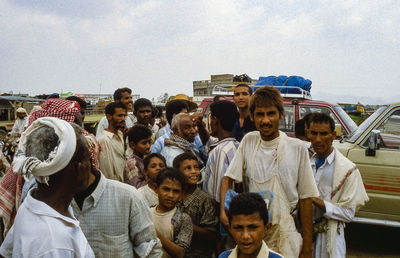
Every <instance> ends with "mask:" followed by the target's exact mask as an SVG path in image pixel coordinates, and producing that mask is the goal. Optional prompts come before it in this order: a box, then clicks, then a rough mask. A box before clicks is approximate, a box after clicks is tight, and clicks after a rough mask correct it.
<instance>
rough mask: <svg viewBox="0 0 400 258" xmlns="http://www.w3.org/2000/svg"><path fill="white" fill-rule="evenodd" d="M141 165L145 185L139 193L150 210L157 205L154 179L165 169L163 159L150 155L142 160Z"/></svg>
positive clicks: (158, 155) (155, 154)
mask: <svg viewBox="0 0 400 258" xmlns="http://www.w3.org/2000/svg"><path fill="white" fill-rule="evenodd" d="M143 165H144V174H145V176H146V183H147V184H146V185H144V186H142V187H140V188H139V192H140V193H141V194H142V196H143V198H144V200H145V201H146V202H147V204H148V206H149V208H152V207H154V206H156V205H157V204H158V195H157V193H156V189H157V183H156V179H157V175H158V173H159V172H160V171H161V170H163V169H164V168H165V167H166V165H165V158H164V157H163V156H162V155H161V154H159V153H152V154H150V155H148V156H147V157H145V158H144V159H143Z"/></svg>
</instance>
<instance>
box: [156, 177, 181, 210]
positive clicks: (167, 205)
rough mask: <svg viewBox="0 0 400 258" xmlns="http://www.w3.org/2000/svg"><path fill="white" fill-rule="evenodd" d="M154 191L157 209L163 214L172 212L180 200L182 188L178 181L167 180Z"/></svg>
mask: <svg viewBox="0 0 400 258" xmlns="http://www.w3.org/2000/svg"><path fill="white" fill-rule="evenodd" d="M156 191H157V194H158V204H159V207H160V208H161V209H162V210H163V211H164V212H165V211H170V210H172V209H173V208H174V207H175V205H176V203H177V202H178V200H179V199H180V198H181V193H182V186H181V184H180V183H179V182H178V181H176V180H172V179H169V178H167V179H165V180H164V181H163V182H162V184H161V185H159V186H158V187H157V190H156Z"/></svg>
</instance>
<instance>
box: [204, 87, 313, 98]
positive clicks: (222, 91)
mask: <svg viewBox="0 0 400 258" xmlns="http://www.w3.org/2000/svg"><path fill="white" fill-rule="evenodd" d="M249 86H250V87H251V88H252V89H253V92H254V91H255V90H257V89H258V88H261V87H264V86H269V87H275V88H276V89H277V90H279V91H280V92H281V95H282V97H284V98H291V99H309V100H311V99H312V97H311V93H310V92H309V91H307V90H304V89H302V88H300V87H299V86H275V85H249ZM233 88H234V85H232V84H217V85H215V86H214V88H213V90H212V95H213V96H215V95H225V96H233Z"/></svg>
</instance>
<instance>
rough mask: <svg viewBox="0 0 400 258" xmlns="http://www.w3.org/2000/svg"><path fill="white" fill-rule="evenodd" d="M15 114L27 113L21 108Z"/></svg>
mask: <svg viewBox="0 0 400 258" xmlns="http://www.w3.org/2000/svg"><path fill="white" fill-rule="evenodd" d="M17 113H25V114H27V113H26V109H25V108H22V107H20V108H18V109H17Z"/></svg>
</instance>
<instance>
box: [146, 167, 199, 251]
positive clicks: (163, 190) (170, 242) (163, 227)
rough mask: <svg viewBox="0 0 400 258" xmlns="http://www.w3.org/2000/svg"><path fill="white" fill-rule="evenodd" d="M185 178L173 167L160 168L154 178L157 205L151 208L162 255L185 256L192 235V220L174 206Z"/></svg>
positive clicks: (179, 196)
mask: <svg viewBox="0 0 400 258" xmlns="http://www.w3.org/2000/svg"><path fill="white" fill-rule="evenodd" d="M184 181H185V178H184V177H183V175H182V174H181V173H180V172H179V171H178V170H176V169H174V168H165V169H163V170H161V171H160V172H159V173H158V175H157V179H156V183H157V189H156V192H157V194H158V201H159V203H158V205H157V206H155V207H153V208H151V209H150V210H151V213H152V214H153V222H154V227H155V228H156V232H157V236H158V238H159V239H160V241H161V244H162V246H163V256H162V257H174V258H175V257H179V258H182V257H184V256H185V253H186V252H187V251H188V249H189V247H190V243H191V240H192V235H193V226H192V221H191V219H190V217H189V215H187V214H186V213H183V212H182V211H181V210H179V209H177V208H176V203H177V202H178V201H179V199H180V198H181V194H182V187H183V184H184Z"/></svg>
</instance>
